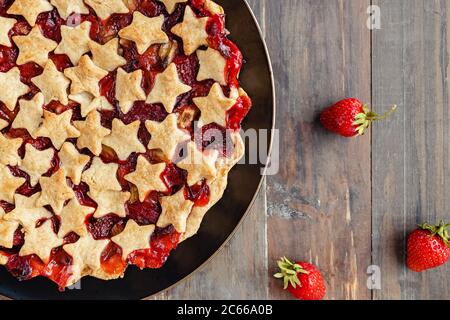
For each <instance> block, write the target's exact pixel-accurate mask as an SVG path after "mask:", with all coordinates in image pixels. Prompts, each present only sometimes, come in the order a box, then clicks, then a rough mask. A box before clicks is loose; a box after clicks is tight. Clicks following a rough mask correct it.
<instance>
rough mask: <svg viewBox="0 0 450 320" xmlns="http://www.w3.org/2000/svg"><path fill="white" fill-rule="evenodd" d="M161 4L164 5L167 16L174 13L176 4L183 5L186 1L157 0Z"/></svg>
mask: <svg viewBox="0 0 450 320" xmlns="http://www.w3.org/2000/svg"><path fill="white" fill-rule="evenodd" d="M159 1H161V2H162V3H164V6H165V7H166V10H167V12H168V13H169V14H172V13H173V12H174V11H175V8H176V7H177V4H178V3H184V2H187V1H188V0H159Z"/></svg>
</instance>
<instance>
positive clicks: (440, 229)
mask: <svg viewBox="0 0 450 320" xmlns="http://www.w3.org/2000/svg"><path fill="white" fill-rule="evenodd" d="M449 227H450V223H447V224H446V223H444V221H441V222H440V223H439V225H437V226H432V225H429V224H428V223H424V224H419V228H421V229H423V230H428V231H430V237H434V236H435V235H438V236H439V237H440V238H441V239H442V241H444V243H445V245H446V246H447V247H449V248H450V239H449V238H450V237H449V233H448V230H447V229H448V228H449Z"/></svg>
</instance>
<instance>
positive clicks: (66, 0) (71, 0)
mask: <svg viewBox="0 0 450 320" xmlns="http://www.w3.org/2000/svg"><path fill="white" fill-rule="evenodd" d="M50 2H51V3H52V5H54V6H55V7H56V9H58V13H59V15H60V16H61V18H63V19H64V20H67V18H68V17H69V16H70V15H71V14H72V13H78V14H88V13H89V9H88V8H87V7H86V6H85V5H84V2H83V0H51V1H50Z"/></svg>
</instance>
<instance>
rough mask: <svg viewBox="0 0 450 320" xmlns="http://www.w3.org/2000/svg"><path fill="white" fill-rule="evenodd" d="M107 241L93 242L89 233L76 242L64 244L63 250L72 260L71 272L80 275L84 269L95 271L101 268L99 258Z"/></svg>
mask: <svg viewBox="0 0 450 320" xmlns="http://www.w3.org/2000/svg"><path fill="white" fill-rule="evenodd" d="M108 243H109V240H107V239H103V240H95V239H94V238H93V237H92V236H91V234H90V233H87V234H86V235H85V236H83V237H81V238H80V239H79V240H78V241H77V242H75V243H70V244H66V245H65V246H64V247H63V249H64V250H65V251H66V252H67V253H68V254H70V255H71V256H72V258H73V269H74V270H73V271H74V273H75V274H81V273H82V272H83V271H84V270H85V269H86V268H87V269H91V270H96V269H99V268H101V264H100V263H101V261H100V258H101V256H102V252H103V250H104V249H105V248H106V246H107V245H108Z"/></svg>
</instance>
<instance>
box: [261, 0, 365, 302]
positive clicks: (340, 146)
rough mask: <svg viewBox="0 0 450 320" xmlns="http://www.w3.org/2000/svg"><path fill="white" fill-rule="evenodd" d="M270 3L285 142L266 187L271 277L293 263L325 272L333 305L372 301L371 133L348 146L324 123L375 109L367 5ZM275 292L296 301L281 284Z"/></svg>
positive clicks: (320, 0) (297, 0) (300, 0)
mask: <svg viewBox="0 0 450 320" xmlns="http://www.w3.org/2000/svg"><path fill="white" fill-rule="evenodd" d="M265 3H266V13H267V17H266V20H267V21H270V28H267V30H266V34H267V43H268V46H269V49H270V51H271V53H272V60H273V67H274V73H275V77H276V84H277V96H278V103H277V106H278V112H277V114H278V118H277V124H278V128H279V129H280V135H281V143H280V155H281V156H280V166H281V168H280V172H279V174H278V175H276V176H272V177H268V179H267V199H268V214H269V219H268V240H269V248H268V254H269V266H270V268H269V275H270V274H273V273H274V271H275V270H274V267H275V261H276V259H278V258H279V257H280V256H283V255H288V256H291V257H296V258H298V259H303V260H306V261H311V262H313V263H315V264H317V265H318V266H319V268H320V269H321V270H322V272H323V274H324V276H325V278H326V282H327V287H328V294H327V298H328V299H369V298H370V297H371V293H370V291H369V290H368V289H367V287H366V279H367V276H366V269H367V267H368V266H369V265H370V264H371V251H370V250H371V245H370V230H371V222H370V221H371V207H370V203H371V190H370V187H369V186H370V134H368V135H366V136H364V137H362V138H360V139H358V140H344V139H342V138H339V137H337V136H335V135H331V134H328V133H326V132H324V130H322V129H321V128H319V126H318V121H317V118H318V114H319V112H320V110H322V109H323V108H325V107H327V106H328V105H330V104H331V103H333V102H334V101H337V100H340V99H343V98H345V97H350V96H354V95H356V96H358V97H360V98H361V99H363V100H364V101H370V87H371V85H370V77H369V76H368V75H370V31H369V30H368V29H367V28H366V17H367V15H366V14H365V12H366V9H367V7H368V5H369V1H365V0H360V1H338V0H332V1H330V0H315V1H306V0H283V1H266V2H265ZM269 292H270V293H271V295H270V297H271V298H273V299H278V298H288V297H289V296H288V295H287V294H286V293H285V292H283V291H282V290H280V284H279V283H277V282H276V281H275V280H271V283H270V289H269Z"/></svg>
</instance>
